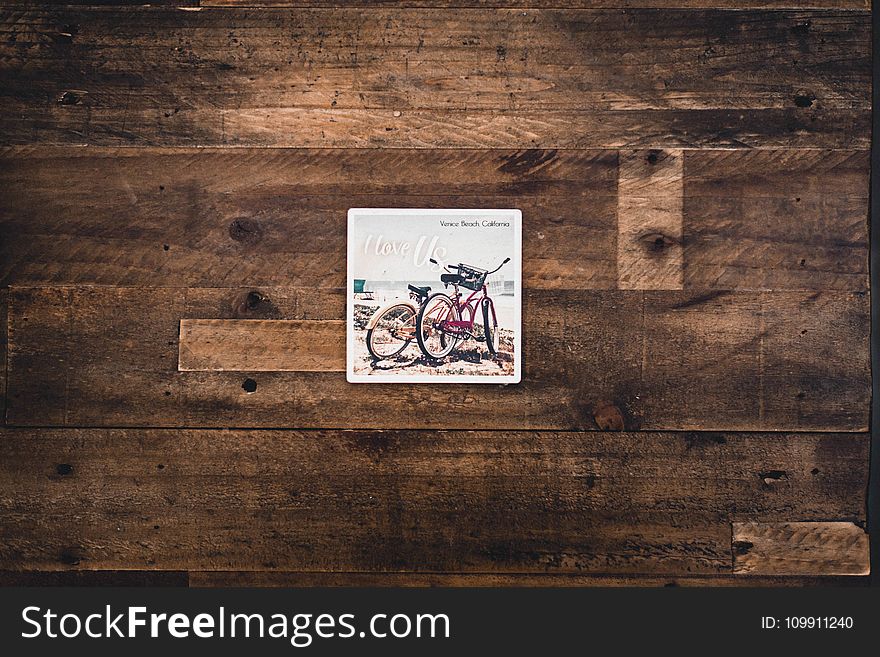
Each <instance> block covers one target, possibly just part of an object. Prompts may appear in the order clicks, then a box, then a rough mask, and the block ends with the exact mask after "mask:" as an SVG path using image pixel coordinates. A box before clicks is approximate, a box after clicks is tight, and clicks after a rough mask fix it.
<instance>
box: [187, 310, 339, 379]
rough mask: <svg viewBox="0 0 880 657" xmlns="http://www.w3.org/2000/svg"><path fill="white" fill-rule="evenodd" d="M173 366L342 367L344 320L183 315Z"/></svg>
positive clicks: (307, 369)
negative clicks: (176, 358) (178, 354)
mask: <svg viewBox="0 0 880 657" xmlns="http://www.w3.org/2000/svg"><path fill="white" fill-rule="evenodd" d="M178 369H179V370H181V371H192V372H199V371H201V372H206V371H214V372H222V371H224V370H232V371H251V372H272V371H275V372H344V371H345V322H344V321H342V320H277V319H244V320H235V319H234V320H228V319H182V320H180V357H179V361H178Z"/></svg>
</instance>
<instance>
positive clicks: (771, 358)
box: [7, 287, 870, 431]
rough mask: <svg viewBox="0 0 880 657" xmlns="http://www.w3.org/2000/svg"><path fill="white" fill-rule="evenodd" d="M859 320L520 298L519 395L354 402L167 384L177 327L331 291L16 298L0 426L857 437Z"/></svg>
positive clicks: (669, 298)
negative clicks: (613, 430) (618, 427)
mask: <svg viewBox="0 0 880 657" xmlns="http://www.w3.org/2000/svg"><path fill="white" fill-rule="evenodd" d="M252 295H256V296H252ZM257 298H259V299H260V300H259V301H257ZM868 311H869V304H868V299H867V295H865V294H864V293H849V292H848V293H841V292H825V293H816V292H787V293H774V294H769V293H734V292H731V293H711V294H705V293H699V294H697V293H688V292H676V291H648V292H643V291H610V292H589V291H577V290H561V291H552V292H551V291H543V292H540V291H527V292H526V294H525V302H524V311H523V318H524V321H523V328H524V339H523V344H524V347H525V353H524V373H523V382H522V384H520V385H517V386H511V387H500V386H480V385H457V386H443V385H436V386H393V385H371V386H354V387H353V386H350V385H349V384H347V383H346V382H345V377H344V376H343V375H342V374H341V373H324V372H262V373H260V374H259V375H257V374H253V375H248V374H247V373H244V374H242V373H240V372H180V371H178V369H177V364H178V340H179V335H178V333H179V322H180V320H181V319H187V318H210V319H223V318H227V317H230V316H233V317H234V316H238V317H242V316H245V317H247V316H248V315H250V317H249V318H250V319H264V318H276V319H294V320H327V319H332V320H337V319H340V318H342V317H344V293H343V291H342V290H336V291H327V290H314V289H290V288H283V289H275V288H261V289H259V290H247V289H244V290H242V289H232V290H230V289H218V288H214V289H203V290H195V289H191V288H190V289H176V288H90V287H83V288H69V287H56V288H51V287H50V288H20V289H13V290H12V293H11V308H10V338H9V341H10V347H9V349H10V354H9V395H8V408H7V420H8V422H9V423H10V424H13V425H39V426H44V425H59V426H79V425H84V426H171V427H174V426H184V427H197V426H205V427H223V426H240V427H290V426H296V427H316V428H317V427H328V428H366V429H370V428H439V429H443V428H458V429H471V428H488V429H517V428H526V429H596V428H599V427H600V426H601V425H600V424H599V423H598V422H597V420H596V419H595V413H596V411H597V409H598V408H599V407H601V406H604V405H606V404H611V405H612V406H613V407H614V408H616V409H617V412H618V413H619V414H620V415H621V418H622V420H621V421H622V423H623V426H625V427H626V428H628V429H638V428H642V429H674V430H683V429H694V430H716V429H717V430H780V431H793V430H801V431H805V430H822V431H834V430H840V431H864V430H865V428H866V426H867V415H868V406H869V400H870V372H869V362H868V339H867V335H868V328H867V327H868V321H869V317H868ZM74 318H75V319H74ZM278 357H279V358H283V357H284V355H283V354H279V355H278ZM340 357H341V354H340ZM246 377H247V378H251V379H252V380H253V381H255V382H256V384H257V385H258V386H259V388H258V389H257V390H256V391H255V394H247V392H248V391H243V390H242V385H243V380H244V379H245V378H246Z"/></svg>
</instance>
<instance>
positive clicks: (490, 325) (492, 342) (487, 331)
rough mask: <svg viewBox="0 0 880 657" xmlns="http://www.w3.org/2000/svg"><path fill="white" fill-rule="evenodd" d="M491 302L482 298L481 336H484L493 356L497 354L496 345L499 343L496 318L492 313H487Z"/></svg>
mask: <svg viewBox="0 0 880 657" xmlns="http://www.w3.org/2000/svg"><path fill="white" fill-rule="evenodd" d="M491 305H492V302H491V301H489V300H488V299H485V300H483V336H484V337H485V338H486V347H487V348H488V349H489V353H490V354H492V355H493V356H497V355H498V347H499V343H500V339H499V335H498V319H497V318H496V317H495V315H494V313H493V314H492V315H490V314H489V307H490V306H491Z"/></svg>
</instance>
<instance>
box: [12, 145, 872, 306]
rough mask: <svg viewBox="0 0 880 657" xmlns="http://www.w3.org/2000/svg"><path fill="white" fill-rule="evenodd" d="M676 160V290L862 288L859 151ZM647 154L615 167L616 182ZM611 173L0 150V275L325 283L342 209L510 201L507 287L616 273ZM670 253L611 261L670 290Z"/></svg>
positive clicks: (589, 282) (367, 157)
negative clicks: (516, 230)
mask: <svg viewBox="0 0 880 657" xmlns="http://www.w3.org/2000/svg"><path fill="white" fill-rule="evenodd" d="M649 155H650V153H647V154H646V158H647V157H648V156H649ZM683 162H684V184H683V195H684V201H683V203H684V208H683V218H682V229H681V230H683V232H684V241H683V242H682V248H683V256H682V267H683V270H684V274H683V276H684V281H683V282H684V286H685V288H693V289H696V290H706V289H734V290H749V289H773V290H857V291H862V290H866V289H867V275H868V274H867V260H868V230H867V216H868V153H867V152H866V151H826V150H816V151H813V150H795V151H783V152H779V151H772V152H771V151H754V152H747V151H714V150H710V151H692V150H688V151H685V152H684V154H683ZM653 166H654V165H650V164H649V163H647V162H646V164H645V167H643V170H634V169H632V168H630V169H629V171H628V172H627V174H626V175H627V176H629V177H628V178H627V181H628V182H627V183H625V184H624V191H625V190H626V188H627V185H629V186H630V187H632V188H633V189H634V190H635V189H638V187H639V186H642V185H644V184H646V183H647V182H649V181H650V179H651V178H650V170H651V169H652V168H653ZM661 166H662V163H661ZM617 169H618V153H617V151H601V150H600V151H564V150H563V151H553V150H525V151H511V150H493V151H486V152H483V151H474V150H457V151H443V150H433V151H420V150H394V151H359V150H342V151H335V150H331V151H327V150H298V149H295V150H286V149H243V150H210V149H209V150H205V149H105V148H89V149H64V148H51V147H37V148H31V147H27V148H10V149H6V150H4V151H2V153H0V186H2V187H3V188H4V192H3V194H2V195H0V224H2V229H3V234H4V239H3V240H2V241H0V282H3V283H5V284H18V285H43V284H58V283H61V284H92V283H94V284H102V285H103V284H109V285H146V286H156V285H171V286H175V285H178V286H205V287H212V286H223V285H232V286H239V285H292V286H304V287H308V286H318V287H337V288H339V287H344V286H345V234H346V233H345V217H346V212H347V210H348V208H350V207H433V208H443V207H447V208H449V207H518V208H520V209H521V210H522V212H523V218H524V231H523V258H524V262H526V263H528V266H526V267H524V268H523V287H524V288H525V289H559V288H576V289H613V288H616V287H618V285H620V286H622V287H625V286H626V285H627V282H626V272H625V271H624V272H623V276H624V280H623V283H619V281H618V277H619V276H618V262H617V260H618V248H619V247H620V246H621V245H622V244H623V243H622V242H621V243H619V242H618V236H617V233H618V219H617V215H618V191H617V187H618V181H617V179H618V171H617ZM402 170H405V171H406V172H407V175H406V176H403V177H402V176H400V175H399V174H398V172H399V171H402ZM640 176H642V177H640ZM769 217H772V218H773V220H772V221H769V220H768V218H769ZM643 218H644V219H645V220H646V221H649V223H650V221H651V220H653V217H651V216H646V217H643ZM648 228H649V226H646V227H645V228H644V229H643V230H642V229H640V227H639V226H638V224H636V223H631V224H629V227H628V230H630V231H631V232H632V233H633V234H635V235H636V236H637V237H639V236H644V235H650V234H653V233H652V232H651V230H648ZM667 232H670V231H667ZM655 241H656V240H655ZM678 252H679V246H677V245H676V244H675V242H674V240H673V239H671V238H670V239H668V240H665V241H664V246H663V248H662V249H659V250H658V248H657V247H656V245H655V244H654V243H653V242H651V241H650V240H649V241H647V242H644V241H642V242H638V244H637V246H636V248H635V249H633V250H627V251H626V254H627V255H626V257H627V261H626V264H627V265H628V266H630V267H632V268H635V269H634V270H635V271H638V272H643V273H642V274H641V275H642V276H643V277H657V276H660V278H659V279H657V280H658V281H659V283H662V284H667V283H668V284H670V285H671V284H673V283H674V284H675V285H676V286H677V285H678V281H677V279H676V280H675V281H665V280H664V279H663V275H661V274H658V272H661V273H662V272H664V271H665V269H663V267H665V263H666V262H669V261H670V260H671V261H675V262H676V263H677V258H678Z"/></svg>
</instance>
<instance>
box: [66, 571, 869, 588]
mask: <svg viewBox="0 0 880 657" xmlns="http://www.w3.org/2000/svg"><path fill="white" fill-rule="evenodd" d="M65 572H67V571H65ZM74 572H82V571H74ZM189 585H190V586H192V587H196V588H213V587H245V586H248V587H250V586H257V587H261V588H268V587H286V588H288V587H289V588H306V587H312V586H322V587H325V586H342V587H345V586H379V587H406V588H409V587H432V586H444V587H450V586H468V587H499V586H504V587H508V586H516V587H529V586H540V587H545V588H546V587H553V588H558V587H578V588H583V587H590V586H601V587H608V586H636V587H661V586H663V587H679V586H680V587H721V586H723V587H805V586H868V580H867V578H864V577H856V576H838V577H828V576H813V577H809V576H808V577H803V576H801V577H769V576H756V577H751V576H748V575H703V576H701V577H695V576H687V575H684V576H672V577H657V576H650V575H647V576H646V575H591V574H587V575H582V574H580V573H565V574H553V573H548V574H534V573H501V574H499V573H290V572H277V571H249V572H222V571H196V572H191V573H190V574H189Z"/></svg>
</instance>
